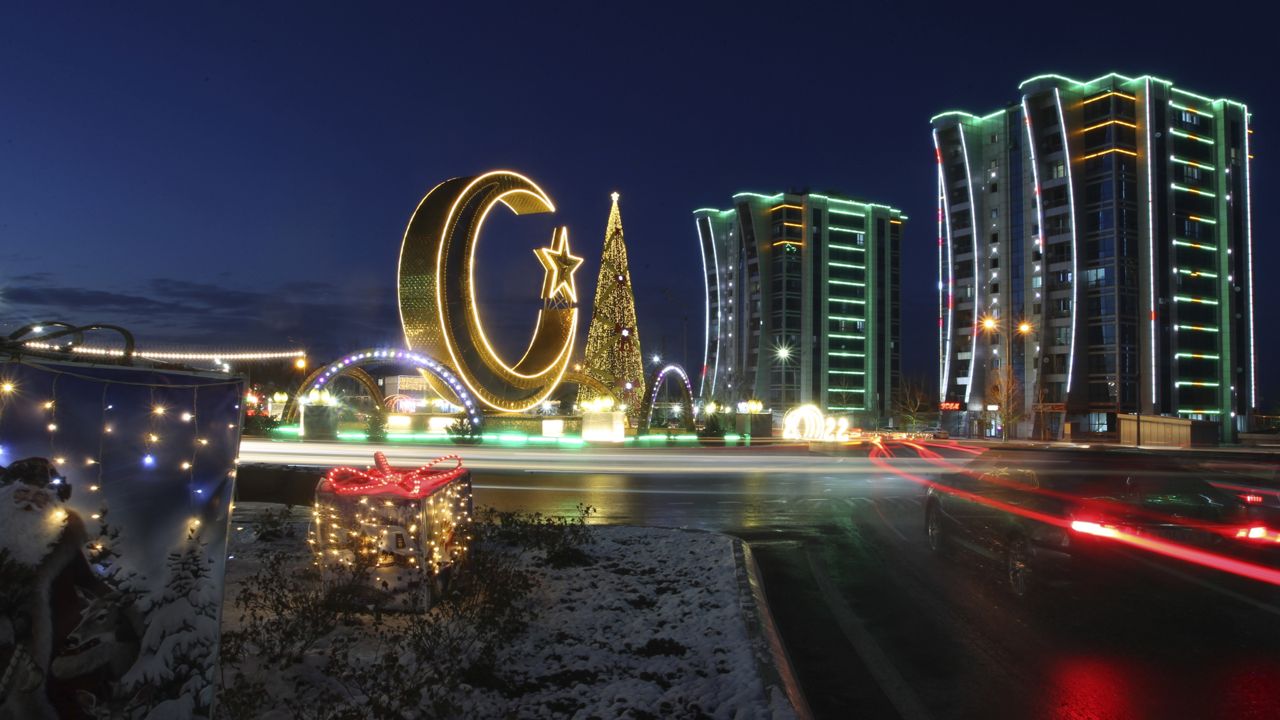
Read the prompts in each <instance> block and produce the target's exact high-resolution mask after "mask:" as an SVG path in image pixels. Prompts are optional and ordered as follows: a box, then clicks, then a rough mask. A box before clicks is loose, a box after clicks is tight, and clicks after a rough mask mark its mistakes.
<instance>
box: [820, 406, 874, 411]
mask: <svg viewBox="0 0 1280 720" xmlns="http://www.w3.org/2000/svg"><path fill="white" fill-rule="evenodd" d="M827 409H828V410H866V409H867V408H866V406H865V405H859V406H857V407H854V406H852V405H828V406H827Z"/></svg>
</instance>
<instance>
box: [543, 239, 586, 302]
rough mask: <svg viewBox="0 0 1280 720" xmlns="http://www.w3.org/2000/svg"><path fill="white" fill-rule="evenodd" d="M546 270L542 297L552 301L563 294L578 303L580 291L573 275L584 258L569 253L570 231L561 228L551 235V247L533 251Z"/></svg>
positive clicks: (570, 300)
mask: <svg viewBox="0 0 1280 720" xmlns="http://www.w3.org/2000/svg"><path fill="white" fill-rule="evenodd" d="M533 252H534V254H536V255H537V256H538V261H539V262H541V263H542V266H543V267H544V268H546V271H547V275H546V277H545V278H544V279H543V281H542V297H543V299H544V300H550V299H552V298H554V297H555V296H556V295H558V294H560V293H563V294H564V297H565V299H567V300H568V301H569V302H574V303H576V302H578V290H577V288H576V287H575V286H574V283H573V273H574V271H575V270H577V269H578V266H579V265H581V264H582V258H580V257H578V256H577V255H574V254H572V253H570V252H569V229H568V228H563V227H562V228H560V229H559V230H558V231H555V232H553V233H552V235H551V247H544V248H538V249H537V250H534V251H533Z"/></svg>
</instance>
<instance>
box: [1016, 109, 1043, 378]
mask: <svg viewBox="0 0 1280 720" xmlns="http://www.w3.org/2000/svg"><path fill="white" fill-rule="evenodd" d="M1022 126H1023V127H1025V128H1026V129H1027V152H1029V153H1030V154H1031V182H1032V183H1033V184H1034V185H1035V192H1034V193H1033V195H1034V197H1035V203H1036V238H1035V240H1036V250H1038V251H1039V252H1040V263H1039V264H1040V267H1042V268H1045V267H1048V266H1049V261H1048V260H1046V259H1045V254H1044V207H1043V206H1042V205H1041V203H1040V160H1039V158H1037V157H1036V137H1035V133H1033V132H1032V130H1031V110H1030V107H1029V106H1028V105H1027V96H1026V95H1023V96H1022ZM1032 267H1035V265H1032ZM1046 274H1047V273H1045V272H1041V273H1040V276H1041V278H1043V277H1044V276H1045V275H1046ZM1032 277H1033V278H1034V277H1035V273H1034V272H1033V273H1032ZM1040 293H1041V296H1040V307H1041V309H1042V310H1043V309H1044V308H1045V307H1047V306H1048V303H1049V297H1048V295H1049V286H1048V285H1047V284H1046V283H1045V282H1044V281H1043V279H1042V280H1041V282H1040ZM1033 300H1034V298H1033ZM1044 315H1045V314H1044V312H1041V313H1040V316H1041V318H1043V317H1044ZM1046 330H1048V328H1042V329H1041V331H1040V343H1039V344H1037V345H1036V347H1037V348H1041V347H1048V346H1049V341H1048V339H1047V338H1048V333H1047V332H1045V331H1046ZM1041 352H1043V351H1042V350H1037V351H1036V385H1037V387H1042V386H1043V383H1044V378H1043V377H1042V375H1041V374H1042V373H1043V371H1044V363H1043V362H1041V360H1040V353H1041Z"/></svg>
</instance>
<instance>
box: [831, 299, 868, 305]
mask: <svg viewBox="0 0 1280 720" xmlns="http://www.w3.org/2000/svg"><path fill="white" fill-rule="evenodd" d="M827 299H828V300H830V301H831V302H838V303H850V304H852V305H866V304H867V301H866V300H855V299H853V298H841V297H829V298H827Z"/></svg>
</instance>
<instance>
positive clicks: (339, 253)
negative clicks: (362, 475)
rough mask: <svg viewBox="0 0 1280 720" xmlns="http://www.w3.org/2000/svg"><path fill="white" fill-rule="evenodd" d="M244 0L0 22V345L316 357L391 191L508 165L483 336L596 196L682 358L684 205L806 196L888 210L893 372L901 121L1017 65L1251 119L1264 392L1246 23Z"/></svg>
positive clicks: (357, 296)
mask: <svg viewBox="0 0 1280 720" xmlns="http://www.w3.org/2000/svg"><path fill="white" fill-rule="evenodd" d="M59 5H60V6H61V5H62V4H59ZM68 5H69V4H68ZM261 5H264V4H263V3H243V4H233V3H207V4H202V5H200V6H197V5H196V4H192V3H164V4H156V5H154V6H152V7H149V8H146V9H139V8H141V7H142V5H141V4H129V5H128V6H127V7H126V6H124V5H121V4H107V3H97V4H86V5H85V6H83V7H80V8H75V9H71V8H67V7H53V6H52V4H46V3H31V4H26V5H24V6H17V4H8V5H6V6H4V7H3V8H0V331H4V332H6V333H7V332H9V331H11V330H12V329H14V327H16V326H17V325H21V324H23V323H26V322H28V321H37V320H48V319H65V320H69V321H74V322H92V321H98V322H113V323H118V324H123V325H126V326H128V327H130V328H132V329H133V330H134V331H135V334H136V335H137V336H138V342H139V345H140V346H143V347H145V346H151V347H156V346H174V345H198V346H217V347H227V346H243V347H278V346H286V345H303V346H306V347H308V348H310V349H311V350H312V352H313V354H314V355H315V359H316V360H318V361H321V360H325V359H328V357H330V356H331V355H333V354H336V353H337V352H340V351H343V350H351V349H356V348H359V347H364V346H368V345H372V344H378V343H386V342H400V341H401V336H400V332H399V321H398V317H397V313H396V308H395V269H396V258H397V254H398V252H399V244H400V238H401V236H402V234H403V232H404V227H405V224H406V222H407V221H408V219H409V215H410V214H411V213H412V211H413V209H414V207H415V206H416V204H417V202H418V201H419V200H420V199H421V197H422V195H423V194H424V193H425V192H426V191H427V190H429V189H430V188H431V187H433V186H434V185H435V184H437V183H438V182H440V181H442V180H444V179H446V178H449V177H455V176H462V175H472V174H476V173H479V172H482V171H485V170H489V169H493V168H509V169H513V170H517V171H519V172H522V173H525V174H527V175H529V176H531V177H532V178H533V179H535V180H536V181H537V182H539V184H541V185H542V186H543V188H544V189H546V190H547V191H548V192H549V193H550V195H551V196H552V198H553V199H554V200H555V201H556V203H557V205H558V207H559V211H558V212H557V213H556V214H555V215H554V216H535V217H526V218H519V219H517V218H514V217H513V216H510V215H509V214H502V215H503V216H502V217H498V216H497V215H495V217H494V219H493V220H491V221H490V223H489V224H487V225H486V234H485V237H484V242H483V244H482V248H481V258H482V265H481V270H480V275H481V278H482V281H483V282H485V283H486V284H485V292H484V294H483V296H482V301H483V305H484V310H485V312H486V318H487V320H486V322H487V323H488V325H489V326H490V335H491V336H494V335H499V336H502V337H503V338H504V341H503V342H502V347H503V348H504V349H505V350H507V351H508V353H510V354H513V355H514V354H518V353H519V352H520V351H521V350H522V349H523V347H524V345H525V343H526V342H527V339H528V336H529V333H530V332H531V331H532V318H533V317H534V315H535V313H536V307H537V300H536V297H537V293H538V290H539V287H540V283H541V278H542V274H541V269H540V266H539V265H538V264H537V260H536V259H535V258H534V256H533V253H532V249H533V248H534V247H536V246H538V245H543V244H546V243H547V241H548V240H549V239H550V233H551V228H552V226H553V225H555V224H566V225H568V226H569V228H570V238H571V241H572V247H573V249H574V251H575V252H576V253H580V254H585V255H586V256H587V263H586V264H585V265H584V267H583V268H582V269H581V270H580V271H579V273H578V275H577V280H578V287H579V294H580V296H581V297H582V299H583V300H584V301H586V303H587V304H588V307H587V308H586V310H587V312H588V313H589V302H590V298H591V297H592V295H593V294H594V285H595V274H596V271H597V259H598V257H599V253H600V249H601V246H602V243H603V239H604V229H605V221H606V219H607V215H608V210H609V193H610V192H612V191H615V190H616V191H618V192H620V193H621V194H622V202H621V207H622V217H623V225H624V228H625V231H626V239H627V246H628V250H629V252H630V256H631V275H632V280H633V283H634V286H635V291H636V302H637V307H638V313H639V318H640V333H641V343H642V347H643V348H644V350H645V353H646V355H649V354H651V353H653V352H655V351H658V352H662V353H663V354H664V356H665V357H667V358H670V359H674V360H684V361H685V363H686V365H687V366H688V367H690V368H691V369H695V368H697V367H698V366H699V365H700V364H701V362H702V347H701V343H702V336H703V327H702V322H701V318H702V303H703V286H702V280H701V277H700V273H701V260H700V258H699V254H698V247H697V239H696V238H697V236H696V233H695V229H694V224H693V216H692V211H693V210H694V209H695V208H698V207H704V206H712V207H727V206H728V205H729V203H730V196H731V195H732V194H733V193H734V192H738V191H742V190H754V191H760V192H770V193H771V192H776V191H779V190H786V189H791V188H795V189H802V188H809V189H811V190H813V191H819V192H821V191H835V192H842V193H846V194H851V195H855V196H860V197H864V198H866V199H869V200H874V201H877V202H882V203H887V204H891V205H894V206H896V207H899V208H901V209H903V210H904V211H905V212H906V213H907V214H908V215H909V216H910V217H911V220H910V221H909V222H908V223H907V225H906V235H905V242H906V244H907V248H908V250H907V252H906V253H904V272H903V283H904V288H903V299H904V307H903V312H904V318H903V328H904V330H903V332H904V337H903V342H904V345H905V353H904V363H905V365H906V371H907V372H908V373H909V374H913V375H919V376H922V377H923V376H926V375H930V374H933V373H935V372H936V370H935V366H936V337H937V336H936V332H937V330H936V328H937V324H936V294H935V290H934V287H935V283H936V254H935V243H936V225H935V221H934V215H935V207H936V201H935V165H934V158H933V146H932V141H931V139H930V127H929V117H930V116H931V115H933V114H935V113H937V112H940V111H943V110H950V109H965V110H970V111H974V112H977V113H979V114H985V113H987V112H990V111H992V110H995V109H997V108H1000V107H1003V106H1004V105H1005V104H1007V103H1009V102H1011V101H1015V100H1017V98H1018V89H1017V86H1018V83H1019V82H1020V81H1022V80H1024V79H1026V78H1028V77H1031V76H1033V75H1037V74H1040V73H1044V72H1056V73H1059V74H1063V75H1067V76H1070V77H1075V78H1078V79H1089V78H1093V77H1096V76H1098V75H1101V74H1103V73H1106V72H1109V71H1116V72H1120V73H1123V74H1127V75H1139V74H1144V73H1151V74H1154V75H1157V76H1160V77H1163V78H1167V79H1170V80H1173V81H1174V82H1175V83H1176V84H1178V85H1180V86H1182V87H1184V88H1187V89H1189V90H1192V91H1196V92H1199V93H1202V94H1206V95H1211V96H1215V97H1218V96H1225V97H1230V98H1234V99H1239V100H1241V101H1244V102H1248V103H1250V109H1251V110H1253V111H1254V112H1255V113H1256V116H1257V127H1258V132H1257V134H1255V135H1254V136H1253V142H1254V148H1255V151H1254V152H1255V155H1256V156H1257V162H1256V163H1255V165H1254V170H1253V202H1254V225H1253V227H1254V241H1255V275H1256V277H1257V279H1258V284H1259V290H1258V293H1257V305H1258V308H1259V320H1260V322H1259V324H1258V340H1259V372H1258V376H1259V381H1260V383H1261V387H1260V391H1261V393H1262V394H1263V397H1264V403H1265V404H1267V405H1274V404H1275V399H1276V397H1277V394H1280V386H1278V385H1277V381H1276V380H1275V379H1274V377H1273V376H1272V375H1271V374H1269V373H1268V370H1269V369H1270V368H1271V367H1272V366H1273V365H1274V361H1275V359H1276V357H1277V352H1280V340H1278V339H1277V337H1278V336H1280V333H1276V332H1275V331H1274V329H1273V326H1272V325H1271V324H1270V320H1269V315H1268V311H1269V309H1270V308H1273V307H1275V306H1276V305H1277V302H1278V301H1280V287H1278V284H1277V283H1274V282H1271V281H1270V279H1269V278H1270V272H1272V271H1273V270H1274V269H1275V268H1276V267H1277V263H1280V250H1277V248H1276V244H1275V243H1274V242H1271V237H1272V234H1273V233H1274V231H1275V230H1274V229H1275V227H1276V224H1275V221H1274V219H1273V218H1272V216H1270V215H1269V214H1268V213H1266V212H1264V211H1265V209H1267V208H1269V207H1271V206H1272V205H1273V203H1274V199H1273V196H1274V188H1275V180H1274V179H1273V178H1274V177H1275V176H1276V174H1275V172H1274V171H1273V170H1272V167H1271V165H1270V162H1269V161H1270V158H1269V154H1268V152H1267V148H1268V146H1269V143H1268V142H1267V139H1268V129H1267V128H1268V127H1269V126H1270V125H1271V123H1269V122H1268V118H1271V117H1275V112H1274V111H1273V108H1274V105H1275V103H1276V100H1275V87H1274V78H1273V76H1272V75H1270V74H1269V73H1267V72H1264V70H1265V68H1267V67H1272V65H1273V63H1274V55H1273V52H1274V42H1275V40H1274V38H1273V37H1270V34H1271V28H1270V27H1268V25H1267V24H1266V23H1261V22H1255V23H1251V22H1250V20H1249V18H1248V17H1247V16H1246V14H1245V13H1241V12H1237V11H1235V10H1230V11H1227V12H1223V13H1215V12H1214V11H1212V10H1211V9H1208V8H1201V9H1200V10H1199V11H1197V12H1196V13H1195V15H1194V16H1190V15H1187V14H1185V13H1179V12H1175V11H1173V10H1172V9H1170V11H1168V12H1159V13H1156V12H1150V11H1149V10H1148V9H1145V8H1142V9H1140V6H1139V5H1137V4H1133V5H1129V4H1124V3H1107V4H1105V5H1100V6H1099V7H1098V8H1095V9H1089V8H1088V7H1086V6H1084V5H1082V4H1072V3H1049V4H1041V6H1037V4H1035V3H1018V4H1010V5H1008V6H1004V7H1001V6H999V5H998V4H994V3H988V4H983V5H982V6H981V7H980V8H977V9H968V10H964V11H963V12H957V11H960V10H961V9H962V8H963V7H964V6H963V5H961V4H958V3H951V4H947V5H945V6H942V9H941V10H938V11H934V10H930V9H927V8H925V7H922V6H920V5H918V4H913V3H895V4H894V5H896V6H897V8H900V9H897V8H895V9H889V8H872V9H867V8H862V9H855V4H853V3H832V4H830V5H801V4H799V3H776V4H771V5H761V6H758V7H752V6H750V5H747V4H742V3H726V4H723V5H720V6H718V7H715V8H712V7H710V6H709V5H708V4H703V3H681V4H673V5H661V6H660V5H658V4H654V3H630V4H621V3H601V2H596V3H584V4H580V5H577V4H575V5H570V4H567V3H554V4H553V3H523V4H519V5H516V4H512V6H513V8H514V9H512V10H510V11H506V12H503V11H501V10H500V9H499V8H500V7H501V6H502V5H503V3H494V4H490V3H461V2H455V3H451V4H447V5H446V4H443V3H416V4H413V6H412V7H411V6H410V4H408V3H397V4H393V3H371V4H355V3H352V4H344V5H334V6H333V7H324V6H322V4H321V3H305V4H302V3H300V4H297V5H292V6H288V7H285V6H277V5H276V4H272V7H270V8H265V7H261ZM885 5H888V3H886V4H885ZM553 6H559V7H558V8H556V9H552V7H553ZM1072 23H1075V25H1074V26H1072V25H1071V24H1072ZM1219 41H1223V42H1225V43H1226V44H1225V45H1224V46H1222V47H1217V46H1215V43H1216V42H1219ZM686 316H687V317H688V322H687V326H686V324H685V323H684V322H683V321H684V318H685V317H686ZM582 337H583V338H585V325H584V328H583V335H582ZM686 337H687V353H688V354H687V356H684V355H685V344H686ZM578 347H579V352H581V344H579V346H578ZM682 356H684V357H682Z"/></svg>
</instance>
